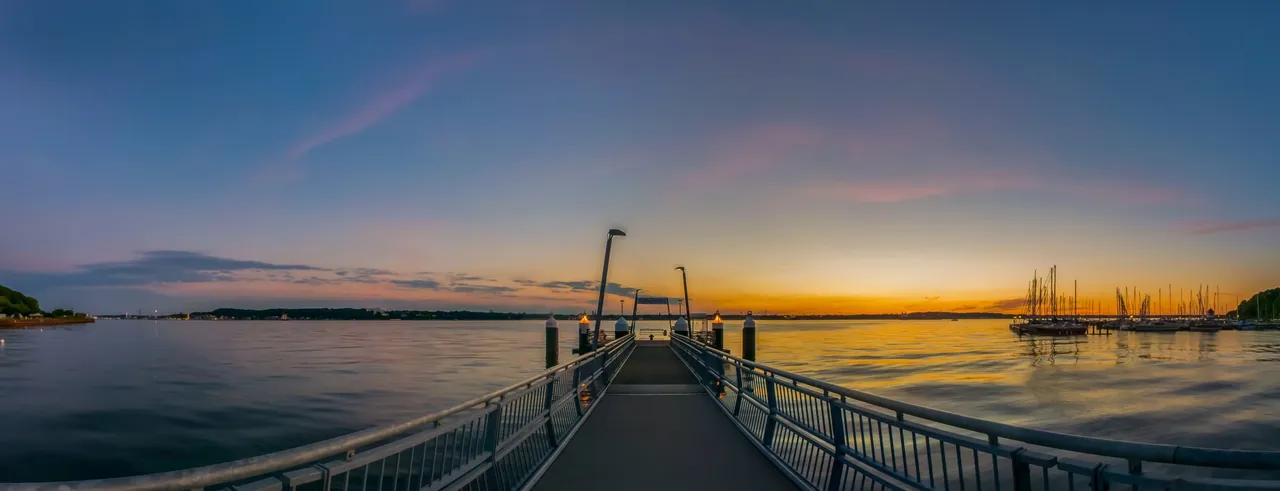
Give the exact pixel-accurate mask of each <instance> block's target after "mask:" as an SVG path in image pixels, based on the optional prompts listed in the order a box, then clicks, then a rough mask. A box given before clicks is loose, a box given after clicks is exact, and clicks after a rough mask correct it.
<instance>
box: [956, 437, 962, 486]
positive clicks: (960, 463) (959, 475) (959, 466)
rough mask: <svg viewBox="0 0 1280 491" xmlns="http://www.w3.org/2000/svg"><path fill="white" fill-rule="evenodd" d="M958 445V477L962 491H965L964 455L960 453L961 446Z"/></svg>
mask: <svg viewBox="0 0 1280 491" xmlns="http://www.w3.org/2000/svg"><path fill="white" fill-rule="evenodd" d="M955 447H956V478H957V479H958V480H959V483H960V491H964V457H962V456H961V454H960V446H959V445H955Z"/></svg>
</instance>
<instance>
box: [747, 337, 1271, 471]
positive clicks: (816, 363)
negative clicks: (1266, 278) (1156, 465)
mask: <svg viewBox="0 0 1280 491" xmlns="http://www.w3.org/2000/svg"><path fill="white" fill-rule="evenodd" d="M1008 324H1009V321H1008V320H961V321H957V322H951V321H791V322H760V323H759V324H758V328H759V331H758V332H759V334H758V359H759V361H761V362H763V363H767V364H769V365H772V366H775V367H778V368H781V369H783V370H787V371H791V372H795V373H798V374H801V375H806V376H811V377H815V378H818V379H821V380H824V381H828V382H832V383H836V384H838V385H842V386H845V387H849V388H852V389H857V390H861V391H865V392H870V393H873V394H878V395H883V396H888V397H893V398H897V399H901V400H905V401H908V402H912V403H915V404H920V405H924V406H929V407H934V408H937V409H943V410H947V411H951V412H956V413H960V414H966V415H970V416H976V417H982V418H987V419H993V420H997V421H1001V422H1005V423H1011V424H1020V425H1025V426H1032V427H1037V428H1044V429H1052V430H1057V431H1068V432H1073V433H1089V434H1097V433H1099V432H1101V433H1103V434H1109V435H1112V436H1114V437H1125V438H1129V439H1136V440H1143V441H1158V442H1163V443H1181V444H1198V445H1207V444H1209V443H1207V442H1215V441H1216V442H1218V443H1219V446H1227V447H1236V448H1275V447H1276V446H1277V445H1276V444H1275V443H1274V442H1276V441H1280V364H1277V363H1274V362H1276V361H1280V332H1247V331H1224V332H1220V333H1198V332H1177V333H1131V332H1116V333H1112V334H1111V335H1090V336H1076V337H1063V338H1046V337H1031V336H1022V337H1019V336H1017V335H1015V334H1013V333H1011V332H1010V331H1009V330H1008ZM725 334H726V336H725V337H726V339H725V345H726V347H727V348H729V349H730V350H731V351H732V352H733V353H735V354H738V353H741V351H742V338H741V327H740V324H739V325H737V326H735V325H732V324H731V325H728V326H726V333H725Z"/></svg>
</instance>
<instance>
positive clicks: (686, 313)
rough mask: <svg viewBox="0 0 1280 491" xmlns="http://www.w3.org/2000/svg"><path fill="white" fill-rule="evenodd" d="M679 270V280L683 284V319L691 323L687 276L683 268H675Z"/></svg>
mask: <svg viewBox="0 0 1280 491" xmlns="http://www.w3.org/2000/svg"><path fill="white" fill-rule="evenodd" d="M676 269H678V270H680V280H681V281H683V282H684V318H685V319H686V320H688V321H689V322H693V317H692V314H690V313H689V312H690V310H689V275H688V274H686V273H685V270H684V266H676Z"/></svg>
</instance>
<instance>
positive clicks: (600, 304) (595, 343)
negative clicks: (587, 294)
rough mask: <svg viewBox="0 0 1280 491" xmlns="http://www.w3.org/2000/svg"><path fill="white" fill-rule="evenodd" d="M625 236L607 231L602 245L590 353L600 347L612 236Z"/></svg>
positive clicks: (615, 230)
mask: <svg viewBox="0 0 1280 491" xmlns="http://www.w3.org/2000/svg"><path fill="white" fill-rule="evenodd" d="M615 235H621V236H623V237H626V236H627V233H626V232H623V231H621V230H618V229H616V228H613V229H609V240H607V241H605V243H604V267H603V268H602V269H601V270H600V298H598V299H597V300H596V327H595V331H594V332H593V333H592V335H591V351H595V350H596V348H598V347H599V346H600V318H602V317H604V290H605V288H607V287H608V286H609V253H610V252H612V251H613V236H615Z"/></svg>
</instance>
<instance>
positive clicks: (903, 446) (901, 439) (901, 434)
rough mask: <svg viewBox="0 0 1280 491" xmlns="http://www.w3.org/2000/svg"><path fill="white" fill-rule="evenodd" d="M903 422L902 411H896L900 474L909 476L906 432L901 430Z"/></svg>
mask: <svg viewBox="0 0 1280 491" xmlns="http://www.w3.org/2000/svg"><path fill="white" fill-rule="evenodd" d="M903 422H904V419H903V416H902V411H898V451H899V452H901V453H902V475H904V476H908V477H910V476H911V469H910V468H909V467H907V437H906V432H905V431H903V430H902V423H903Z"/></svg>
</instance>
